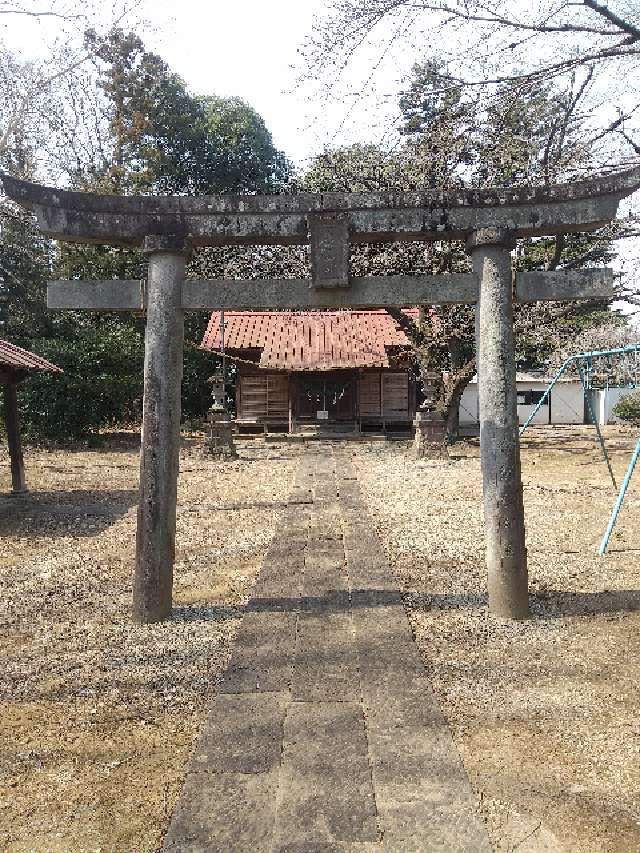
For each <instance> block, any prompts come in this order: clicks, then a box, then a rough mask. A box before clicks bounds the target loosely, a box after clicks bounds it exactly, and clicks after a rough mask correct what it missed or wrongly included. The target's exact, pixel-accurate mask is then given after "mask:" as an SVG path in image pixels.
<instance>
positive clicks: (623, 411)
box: [613, 390, 640, 426]
mask: <svg viewBox="0 0 640 853" xmlns="http://www.w3.org/2000/svg"><path fill="white" fill-rule="evenodd" d="M613 414H614V415H615V416H616V417H617V418H620V420H621V421H626V422H627V423H631V424H634V425H635V426H640V390H638V391H633V392H632V393H631V394H625V396H624V397H620V399H619V400H618V402H617V403H616V405H615V406H614V408H613Z"/></svg>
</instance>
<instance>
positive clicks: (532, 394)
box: [460, 373, 615, 426]
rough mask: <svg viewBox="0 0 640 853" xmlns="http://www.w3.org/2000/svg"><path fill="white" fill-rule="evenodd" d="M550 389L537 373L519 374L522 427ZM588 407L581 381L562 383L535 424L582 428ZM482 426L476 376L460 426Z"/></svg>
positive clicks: (466, 392) (462, 408)
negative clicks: (480, 424) (570, 425)
mask: <svg viewBox="0 0 640 853" xmlns="http://www.w3.org/2000/svg"><path fill="white" fill-rule="evenodd" d="M548 385H549V380H548V379H543V378H541V377H540V376H539V375H536V374H534V373H517V374H516V387H517V389H518V420H519V421H520V423H521V424H524V422H525V421H526V420H527V418H528V417H529V415H530V414H531V412H532V411H533V410H534V408H535V407H536V404H537V403H538V402H539V401H540V399H541V398H542V396H543V395H544V392H545V391H546V389H547V387H548ZM585 405H586V404H585V400H584V394H583V390H582V383H581V382H580V380H579V379H561V380H560V381H559V382H556V384H555V385H554V386H553V388H552V390H551V392H550V394H549V396H548V398H547V400H545V404H544V406H541V407H540V409H539V410H538V412H537V413H536V416H535V418H534V419H533V421H532V423H534V424H583V423H584V422H585V420H586V418H585ZM614 405H615V403H614ZM479 423H480V414H479V410H478V378H477V376H474V377H473V379H472V380H471V382H470V383H469V384H468V385H467V387H466V388H465V390H464V393H463V395H462V399H461V401H460V424H461V425H462V426H464V425H469V426H472V425H476V424H479Z"/></svg>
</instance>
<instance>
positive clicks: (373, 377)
mask: <svg viewBox="0 0 640 853" xmlns="http://www.w3.org/2000/svg"><path fill="white" fill-rule="evenodd" d="M414 401H415V397H414V389H413V385H412V382H411V379H410V376H409V372H408V371H407V370H359V371H358V412H359V416H360V419H361V420H367V419H370V420H376V419H379V420H388V421H394V420H395V421H408V420H412V419H413V416H414V415H415V402H414Z"/></svg>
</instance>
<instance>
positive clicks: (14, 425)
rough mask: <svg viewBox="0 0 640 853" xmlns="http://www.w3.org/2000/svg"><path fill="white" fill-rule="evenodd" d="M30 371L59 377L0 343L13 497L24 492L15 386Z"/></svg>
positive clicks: (25, 353)
mask: <svg viewBox="0 0 640 853" xmlns="http://www.w3.org/2000/svg"><path fill="white" fill-rule="evenodd" d="M30 370H46V371H50V372H53V373H61V372H62V371H61V370H60V368H59V367H57V366H56V365H55V364H52V363H51V362H50V361H47V360H46V359H44V358H42V357H41V356H39V355H36V354H35V353H33V352H29V350H25V349H22V347H18V346H16V345H15V344H11V343H9V342H8V341H3V340H0V382H1V383H2V385H3V400H4V420H5V427H6V430H7V444H8V447H9V460H10V464H11V489H12V492H13V493H14V494H20V493H22V492H25V491H26V490H27V483H26V477H25V470H24V455H23V453H22V440H21V437H20V422H19V419H18V390H17V389H18V384H19V382H20V378H21V375H22V374H25V373H26V372H27V371H30Z"/></svg>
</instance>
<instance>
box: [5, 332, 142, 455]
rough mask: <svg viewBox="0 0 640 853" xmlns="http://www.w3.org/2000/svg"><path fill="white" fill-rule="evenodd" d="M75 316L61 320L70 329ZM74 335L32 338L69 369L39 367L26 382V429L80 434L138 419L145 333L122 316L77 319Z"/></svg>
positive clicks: (23, 397) (50, 433) (23, 391)
mask: <svg viewBox="0 0 640 853" xmlns="http://www.w3.org/2000/svg"><path fill="white" fill-rule="evenodd" d="M69 321H70V318H67V317H65V318H64V319H63V320H62V321H61V322H62V326H63V327H64V328H67V329H68V328H69V325H70V323H69ZM73 328H74V334H72V335H69V334H61V335H57V336H55V337H49V338H42V339H40V340H36V341H34V342H32V348H33V350H34V351H36V352H37V353H38V354H39V355H42V356H44V357H45V358H47V359H49V360H50V361H52V362H53V363H54V364H57V365H58V367H61V368H62V369H63V370H64V373H63V374H58V373H45V372H38V373H34V374H32V375H31V376H30V377H29V378H28V380H27V381H26V382H25V383H24V384H23V385H22V387H21V391H20V408H21V423H22V429H23V431H24V433H25V435H27V436H28V437H30V438H40V437H43V436H46V437H50V438H79V437H81V436H83V435H86V434H87V433H88V432H89V431H91V430H94V429H98V428H99V427H104V426H111V425H115V424H118V423H124V422H129V421H131V420H133V419H134V418H135V415H136V412H135V407H136V403H135V401H136V400H138V401H139V400H140V398H141V395H142V373H141V368H142V363H143V359H144V346H143V340H142V336H141V334H140V333H139V332H138V331H136V330H135V329H133V328H130V327H128V326H126V325H125V324H123V323H121V322H119V321H118V319H117V318H109V319H106V320H105V319H103V320H101V321H98V322H95V323H82V321H81V319H80V318H77V320H76V322H74V323H73Z"/></svg>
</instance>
